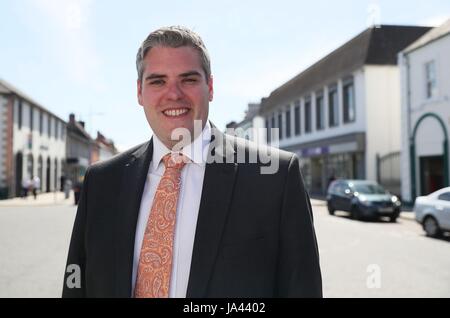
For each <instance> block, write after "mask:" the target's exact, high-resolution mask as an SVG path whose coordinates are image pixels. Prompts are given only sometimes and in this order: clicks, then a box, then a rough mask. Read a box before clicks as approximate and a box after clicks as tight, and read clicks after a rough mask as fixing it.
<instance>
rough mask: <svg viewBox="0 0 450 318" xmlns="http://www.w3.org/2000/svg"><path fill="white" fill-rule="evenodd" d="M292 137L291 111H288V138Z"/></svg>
mask: <svg viewBox="0 0 450 318" xmlns="http://www.w3.org/2000/svg"><path fill="white" fill-rule="evenodd" d="M290 137H291V110H290V109H288V110H287V111H286V138H290Z"/></svg>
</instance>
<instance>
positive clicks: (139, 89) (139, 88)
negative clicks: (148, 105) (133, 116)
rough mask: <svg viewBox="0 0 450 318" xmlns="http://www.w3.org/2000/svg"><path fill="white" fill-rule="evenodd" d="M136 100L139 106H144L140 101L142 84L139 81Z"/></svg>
mask: <svg viewBox="0 0 450 318" xmlns="http://www.w3.org/2000/svg"><path fill="white" fill-rule="evenodd" d="M137 98H138V103H139V105H141V106H144V105H143V101H142V82H141V80H139V79H138V80H137Z"/></svg>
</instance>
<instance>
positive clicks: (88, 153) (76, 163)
mask: <svg viewBox="0 0 450 318" xmlns="http://www.w3.org/2000/svg"><path fill="white" fill-rule="evenodd" d="M97 147H98V146H97V145H96V143H95V141H94V140H93V139H92V138H91V136H90V135H89V134H88V132H87V131H86V130H85V123H84V122H83V121H77V120H75V115H74V114H70V115H69V122H68V123H67V149H66V152H67V165H66V170H65V173H66V177H67V178H69V179H70V180H71V181H72V184H74V185H75V184H77V183H79V182H81V181H82V179H83V177H84V174H85V172H86V170H87V168H88V167H89V165H90V164H91V163H92V159H94V160H96V156H95V155H94V156H93V153H95V152H96V151H95V150H96V148H97ZM97 151H98V150H97Z"/></svg>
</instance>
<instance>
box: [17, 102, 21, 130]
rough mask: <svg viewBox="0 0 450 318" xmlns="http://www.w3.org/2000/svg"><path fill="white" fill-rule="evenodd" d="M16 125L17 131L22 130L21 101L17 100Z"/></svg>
mask: <svg viewBox="0 0 450 318" xmlns="http://www.w3.org/2000/svg"><path fill="white" fill-rule="evenodd" d="M17 125H18V126H19V129H22V101H21V100H19V105H18V109H17Z"/></svg>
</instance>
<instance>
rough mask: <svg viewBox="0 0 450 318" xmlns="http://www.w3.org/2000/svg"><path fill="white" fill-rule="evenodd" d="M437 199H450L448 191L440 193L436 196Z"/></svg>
mask: <svg viewBox="0 0 450 318" xmlns="http://www.w3.org/2000/svg"><path fill="white" fill-rule="evenodd" d="M438 200H442V201H450V192H445V193H442V194H441V195H440V196H439V197H438Z"/></svg>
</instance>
